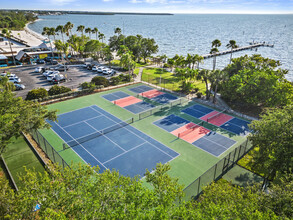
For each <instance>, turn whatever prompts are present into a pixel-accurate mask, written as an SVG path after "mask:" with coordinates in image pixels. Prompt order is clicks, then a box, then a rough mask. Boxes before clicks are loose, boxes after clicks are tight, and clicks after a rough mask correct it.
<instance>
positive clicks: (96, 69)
mask: <svg viewBox="0 0 293 220" xmlns="http://www.w3.org/2000/svg"><path fill="white" fill-rule="evenodd" d="M99 67H100V66H93V67H92V71H98V68H99Z"/></svg>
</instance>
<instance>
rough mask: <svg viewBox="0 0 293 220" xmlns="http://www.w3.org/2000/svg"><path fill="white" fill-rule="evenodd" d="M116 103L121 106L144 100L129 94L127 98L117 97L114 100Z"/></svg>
mask: <svg viewBox="0 0 293 220" xmlns="http://www.w3.org/2000/svg"><path fill="white" fill-rule="evenodd" d="M112 102H113V103H114V104H115V105H118V106H120V107H122V108H123V107H125V106H129V105H132V104H136V103H138V102H142V100H141V99H138V98H135V97H134V96H127V97H125V98H122V99H117V100H115V101H112Z"/></svg>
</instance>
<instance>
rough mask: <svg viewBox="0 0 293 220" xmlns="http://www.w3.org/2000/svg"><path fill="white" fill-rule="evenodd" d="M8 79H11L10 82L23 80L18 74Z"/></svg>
mask: <svg viewBox="0 0 293 220" xmlns="http://www.w3.org/2000/svg"><path fill="white" fill-rule="evenodd" d="M8 79H9V82H13V83H20V82H21V80H20V78H18V77H17V76H9V77H8Z"/></svg>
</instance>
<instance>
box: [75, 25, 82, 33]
mask: <svg viewBox="0 0 293 220" xmlns="http://www.w3.org/2000/svg"><path fill="white" fill-rule="evenodd" d="M76 31H77V32H80V33H81V36H83V31H84V26H83V25H79V26H78V27H77V29H76Z"/></svg>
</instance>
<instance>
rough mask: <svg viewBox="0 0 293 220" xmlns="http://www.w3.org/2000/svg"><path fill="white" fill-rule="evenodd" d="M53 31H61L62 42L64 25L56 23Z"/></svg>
mask: <svg viewBox="0 0 293 220" xmlns="http://www.w3.org/2000/svg"><path fill="white" fill-rule="evenodd" d="M55 31H56V32H57V33H58V32H60V33H61V36H62V42H63V43H64V42H65V41H64V35H63V34H64V33H65V28H64V26H63V25H58V26H57V27H56V29H55Z"/></svg>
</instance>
